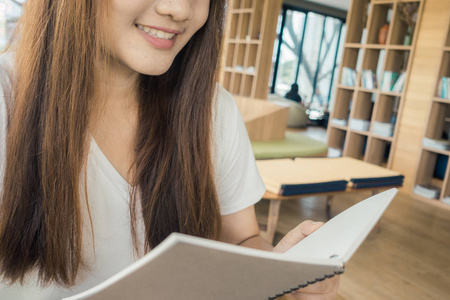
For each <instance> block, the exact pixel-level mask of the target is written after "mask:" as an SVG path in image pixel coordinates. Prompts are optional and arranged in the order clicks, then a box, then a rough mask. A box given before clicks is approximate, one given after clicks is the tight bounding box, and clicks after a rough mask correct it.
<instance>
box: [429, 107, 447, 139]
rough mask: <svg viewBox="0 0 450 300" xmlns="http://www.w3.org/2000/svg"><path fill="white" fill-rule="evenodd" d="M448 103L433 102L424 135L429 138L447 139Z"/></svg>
mask: <svg viewBox="0 0 450 300" xmlns="http://www.w3.org/2000/svg"><path fill="white" fill-rule="evenodd" d="M449 131H450V103H448V104H447V103H440V102H434V103H433V104H432V106H431V111H430V117H429V122H428V127H427V130H426V132H425V137H427V138H430V139H435V140H439V139H449V137H450V132H449Z"/></svg>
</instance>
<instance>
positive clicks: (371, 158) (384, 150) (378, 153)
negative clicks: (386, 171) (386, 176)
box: [365, 137, 392, 167]
mask: <svg viewBox="0 0 450 300" xmlns="http://www.w3.org/2000/svg"><path fill="white" fill-rule="evenodd" d="M391 144H392V143H391V142H390V141H387V140H385V139H379V138H375V137H371V138H370V143H369V150H368V151H367V156H366V159H365V160H366V161H367V162H369V163H371V164H375V165H378V166H384V167H386V166H387V165H388V162H389V156H390V154H391Z"/></svg>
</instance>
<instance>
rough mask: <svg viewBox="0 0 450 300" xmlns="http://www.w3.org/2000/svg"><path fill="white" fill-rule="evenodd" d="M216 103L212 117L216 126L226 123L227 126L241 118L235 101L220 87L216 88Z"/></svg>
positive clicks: (218, 85)
mask: <svg viewBox="0 0 450 300" xmlns="http://www.w3.org/2000/svg"><path fill="white" fill-rule="evenodd" d="M215 99H216V103H215V105H214V108H215V109H214V117H215V122H216V124H217V123H219V124H221V123H223V122H226V123H227V124H228V125H232V124H234V123H236V121H237V120H238V119H239V118H241V114H240V112H239V109H238V106H237V104H236V101H235V100H234V97H233V95H231V94H230V93H229V92H228V91H227V90H226V89H225V88H224V87H223V86H222V85H220V84H219V83H218V84H217V86H216V97H215Z"/></svg>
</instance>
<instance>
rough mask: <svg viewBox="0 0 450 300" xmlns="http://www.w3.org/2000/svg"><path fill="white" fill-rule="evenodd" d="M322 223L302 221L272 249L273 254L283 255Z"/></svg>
mask: <svg viewBox="0 0 450 300" xmlns="http://www.w3.org/2000/svg"><path fill="white" fill-rule="evenodd" d="M323 224H324V223H323V222H314V221H311V220H307V221H303V222H302V223H300V224H299V225H297V227H295V228H294V229H292V230H291V231H289V232H288V234H286V235H285V236H284V238H283V239H282V240H281V241H280V242H279V243H278V244H277V245H276V246H275V248H273V250H272V251H273V252H279V253H284V252H286V251H287V250H288V249H290V248H291V247H292V246H294V245H296V244H297V243H298V242H300V241H301V240H303V239H304V238H305V237H307V236H308V235H310V234H311V233H313V232H314V231H316V230H317V229H319V228H320V227H321V226H322V225H323Z"/></svg>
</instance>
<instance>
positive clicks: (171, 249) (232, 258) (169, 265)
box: [64, 189, 397, 300]
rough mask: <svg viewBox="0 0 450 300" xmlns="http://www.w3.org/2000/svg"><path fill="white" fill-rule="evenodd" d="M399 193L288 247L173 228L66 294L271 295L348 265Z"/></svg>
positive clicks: (96, 299) (97, 299) (143, 298)
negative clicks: (107, 273)
mask: <svg viewBox="0 0 450 300" xmlns="http://www.w3.org/2000/svg"><path fill="white" fill-rule="evenodd" d="M396 193H397V190H396V189H392V190H389V191H386V192H384V193H380V194H378V195H376V196H373V197H371V198H369V199H367V200H364V201H362V202H360V203H358V204H356V205H354V206H352V207H351V208H349V209H348V210H346V211H344V212H343V213H341V214H339V215H338V216H336V217H335V218H333V219H332V220H330V221H329V222H328V223H326V224H325V225H323V226H322V227H321V228H320V229H318V230H317V231H316V232H314V233H313V234H312V235H310V236H309V237H307V238H305V239H304V240H302V241H300V242H299V243H298V244H297V245H296V246H294V247H293V248H292V249H291V250H288V252H286V253H285V254H280V253H274V252H269V251H262V250H255V249H250V248H245V247H241V246H236V245H230V244H226V243H222V242H217V241H211V240H207V239H203V238H198V237H192V236H187V235H183V234H178V233H173V234H171V235H170V236H169V237H168V238H167V239H166V240H164V241H163V242H162V243H161V244H160V245H159V246H157V247H156V248H155V249H153V250H152V251H150V252H149V253H148V254H147V255H145V256H144V257H143V258H141V259H139V260H138V261H136V262H135V263H134V264H132V265H130V266H129V267H127V268H126V269H124V270H123V271H121V272H119V273H118V274H116V275H114V276H113V277H111V278H110V279H108V280H106V281H105V282H103V283H101V284H99V285H97V286H95V287H93V288H91V289H89V290H87V291H85V292H83V293H80V294H78V295H75V296H72V297H68V298H65V299H64V300H81V299H89V300H103V299H108V300H123V299H132V300H148V299H184V300H190V299H192V300H198V299H214V300H222V299H223V300H229V299H246V300H261V299H270V298H271V297H274V296H275V295H281V294H283V293H284V292H286V293H287V292H289V291H291V290H293V289H297V288H299V287H303V286H306V285H308V284H310V283H313V282H315V281H317V280H321V279H324V278H326V277H330V276H333V275H335V274H340V273H342V272H343V271H344V262H346V261H347V260H348V259H349V258H350V257H351V255H352V254H353V253H354V252H355V251H356V249H357V247H358V246H359V245H360V244H361V243H362V241H363V240H364V238H365V237H366V236H367V234H368V233H369V232H370V230H371V228H372V227H373V226H374V225H375V224H376V222H377V220H378V219H379V218H380V216H381V214H382V213H383V211H384V210H385V209H386V207H387V206H388V205H389V203H390V202H391V200H392V198H393V197H394V195H395V194H396ZM334 254H336V255H337V256H338V257H337V258H330V256H332V255H334Z"/></svg>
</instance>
